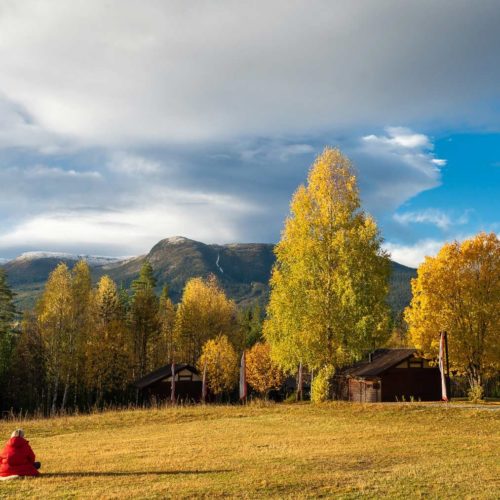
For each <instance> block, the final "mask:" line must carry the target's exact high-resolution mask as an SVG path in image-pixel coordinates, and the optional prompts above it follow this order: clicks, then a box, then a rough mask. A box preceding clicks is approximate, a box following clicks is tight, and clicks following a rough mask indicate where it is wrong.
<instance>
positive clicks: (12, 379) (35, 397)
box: [7, 311, 47, 411]
mask: <svg viewBox="0 0 500 500" xmlns="http://www.w3.org/2000/svg"><path fill="white" fill-rule="evenodd" d="M44 359H45V357H44V349H43V341H42V336H41V335H40V329H39V326H38V321H37V318H36V315H35V314H34V313H33V312H31V311H28V312H25V313H24V316H23V319H22V322H21V333H20V336H19V340H18V342H17V343H16V346H15V349H14V352H13V355H12V363H11V367H10V370H9V376H8V384H7V387H8V399H9V402H10V405H11V406H13V407H14V408H16V409H17V410H25V411H26V410H28V411H35V410H41V409H43V407H44V396H45V395H46V392H47V389H46V377H45V365H44Z"/></svg>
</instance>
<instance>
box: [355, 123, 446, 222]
mask: <svg viewBox="0 0 500 500" xmlns="http://www.w3.org/2000/svg"><path fill="white" fill-rule="evenodd" d="M385 131H386V135H374V134H370V135H366V136H364V137H363V138H362V139H361V141H360V143H359V144H358V145H357V146H356V147H354V148H353V149H352V150H350V151H349V150H348V153H349V154H350V155H351V156H352V158H353V159H354V162H355V164H356V166H357V168H358V170H359V172H360V175H359V181H360V183H361V188H362V194H363V199H364V201H365V203H366V204H367V205H368V207H369V208H370V209H372V210H374V211H377V212H380V211H384V212H387V211H390V210H395V209H396V208H398V207H399V206H400V205H401V204H402V203H403V202H405V201H407V200H409V199H411V198H412V197H414V196H416V195H417V194H419V193H421V192H422V191H425V190H427V189H432V188H434V187H436V186H439V184H440V182H441V174H440V170H439V168H438V166H437V165H436V162H434V159H435V158H434V154H433V152H432V151H433V148H434V145H433V143H432V141H431V139H430V138H429V137H428V136H427V135H425V134H421V133H417V132H414V131H413V130H411V129H409V128H405V127H387V128H386V129H385Z"/></svg>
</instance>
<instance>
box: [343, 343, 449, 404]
mask: <svg viewBox="0 0 500 500" xmlns="http://www.w3.org/2000/svg"><path fill="white" fill-rule="evenodd" d="M336 393H337V397H338V398H339V399H344V400H347V401H357V402H362V403H375V402H379V401H410V400H412V399H413V400H414V401H419V400H420V401H439V400H441V378H440V372H439V368H437V367H436V366H431V365H430V364H429V361H428V360H427V359H424V358H422V357H421V356H419V355H418V353H417V351H416V350H415V349H377V350H376V351H374V352H372V353H371V354H370V355H369V357H368V359H366V360H363V361H361V362H359V363H356V364H355V365H353V366H350V367H348V368H345V369H344V370H342V371H341V372H340V374H339V375H338V376H337V377H336Z"/></svg>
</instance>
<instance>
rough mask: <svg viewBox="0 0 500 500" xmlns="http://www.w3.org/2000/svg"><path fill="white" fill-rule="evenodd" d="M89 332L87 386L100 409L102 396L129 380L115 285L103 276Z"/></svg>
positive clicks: (123, 330) (123, 331)
mask: <svg viewBox="0 0 500 500" xmlns="http://www.w3.org/2000/svg"><path fill="white" fill-rule="evenodd" d="M92 320H93V321H92V330H91V333H90V335H89V337H88V342H87V371H86V375H87V386H88V387H89V389H90V390H91V391H92V392H93V393H94V395H95V402H96V403H97V404H98V405H100V404H101V403H102V402H103V400H104V398H105V396H107V395H112V394H113V393H116V391H118V390H123V389H124V388H125V387H126V385H127V384H128V382H129V381H130V380H129V366H130V362H131V359H130V354H131V353H130V348H129V343H128V341H127V340H128V339H127V336H128V331H127V327H126V324H125V318H124V314H123V310H122V304H121V302H120V296H119V292H118V290H117V287H116V284H115V283H114V281H113V280H112V279H111V278H110V277H109V276H103V277H102V278H101V279H100V280H99V283H98V284H97V289H96V290H95V293H94V295H93V301H92Z"/></svg>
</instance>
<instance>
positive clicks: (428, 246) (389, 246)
mask: <svg viewBox="0 0 500 500" xmlns="http://www.w3.org/2000/svg"><path fill="white" fill-rule="evenodd" d="M444 243H445V242H444V241H439V240H433V239H423V240H420V241H417V242H416V243H414V244H411V245H403V244H398V243H391V242H386V243H385V244H384V248H385V249H386V250H387V251H388V252H389V253H390V255H391V259H392V260H394V261H395V262H398V263H399V264H403V265H405V266H408V267H418V266H419V265H420V264H421V263H422V262H423V261H424V260H425V257H427V256H429V257H434V256H436V255H437V253H438V252H439V250H440V249H441V247H442V246H443V245H444Z"/></svg>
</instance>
